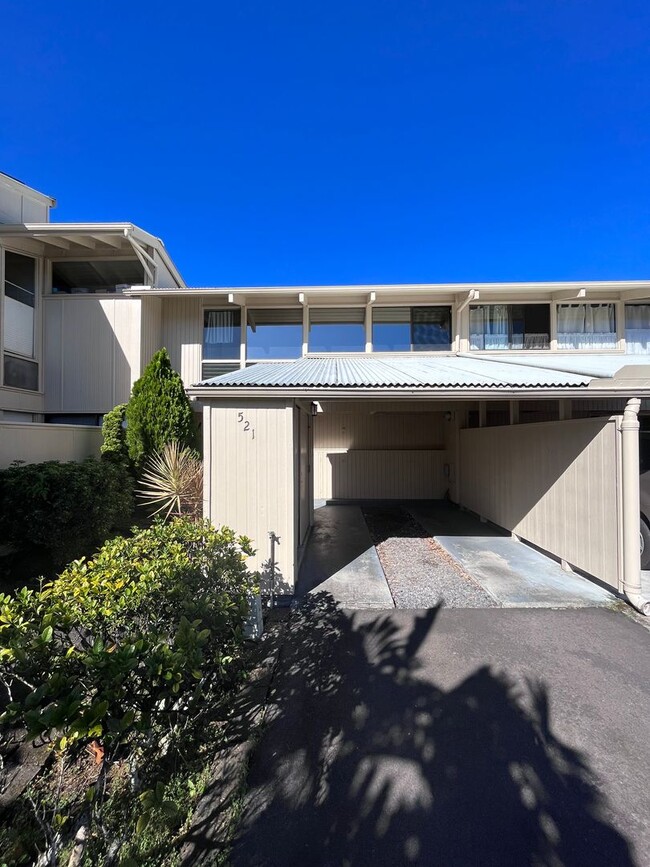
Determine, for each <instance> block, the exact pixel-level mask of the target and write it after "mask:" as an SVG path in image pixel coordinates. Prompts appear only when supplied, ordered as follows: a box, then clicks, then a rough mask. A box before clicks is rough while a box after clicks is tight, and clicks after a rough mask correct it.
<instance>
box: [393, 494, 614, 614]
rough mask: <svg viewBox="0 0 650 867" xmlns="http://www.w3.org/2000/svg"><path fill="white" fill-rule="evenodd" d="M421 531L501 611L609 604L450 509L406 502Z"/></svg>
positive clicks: (593, 587) (594, 589)
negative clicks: (424, 532) (442, 549)
mask: <svg viewBox="0 0 650 867" xmlns="http://www.w3.org/2000/svg"><path fill="white" fill-rule="evenodd" d="M409 511H410V512H411V514H412V515H413V516H414V517H415V518H416V520H417V521H419V522H420V524H421V525H422V526H423V527H424V529H425V530H426V531H427V532H428V533H430V534H431V536H433V538H434V539H435V540H436V541H437V542H438V543H439V544H440V545H442V547H443V548H444V549H445V550H446V551H448V552H449V553H450V554H451V555H452V557H455V559H456V560H458V562H459V563H460V564H461V566H463V568H464V569H465V570H466V571H467V572H468V573H469V574H470V575H471V576H472V578H474V580H475V581H478V583H479V584H480V585H481V586H482V587H483V588H484V589H485V590H486V591H487V592H488V593H489V594H490V595H491V596H492V597H493V598H494V599H496V600H497V601H498V602H499V603H500V604H501V605H503V606H504V607H505V608H578V607H591V606H594V605H611V604H612V603H613V602H615V597H614V596H613V595H612V594H611V593H609V592H608V591H607V590H605V589H604V588H602V587H600V586H599V585H598V584H596V583H594V582H593V581H590V580H589V579H588V578H584V577H583V576H582V575H578V574H576V573H575V572H565V571H564V569H562V567H561V565H560V564H559V563H558V562H557V561H555V560H553V559H551V558H550V557H547V556H545V555H544V554H542V553H541V552H540V551H537V550H536V549H534V548H531V547H530V546H529V545H526V544H524V543H522V542H519V541H517V540H516V539H513V538H512V537H511V536H510V535H509V534H506V533H504V532H503V531H500V530H498V529H496V528H495V527H493V526H491V525H489V524H484V523H482V522H481V521H479V519H478V518H475V517H474V516H473V515H470V514H469V513H468V512H463V511H461V510H460V509H456V508H453V507H451V506H450V505H448V504H447V503H441V502H435V503H426V504H410V506H409Z"/></svg>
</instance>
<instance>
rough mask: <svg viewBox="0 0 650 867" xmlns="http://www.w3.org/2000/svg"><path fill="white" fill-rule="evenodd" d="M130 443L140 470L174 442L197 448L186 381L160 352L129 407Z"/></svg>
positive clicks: (133, 459)
mask: <svg viewBox="0 0 650 867" xmlns="http://www.w3.org/2000/svg"><path fill="white" fill-rule="evenodd" d="M126 423H127V428H126V443H127V447H128V451H129V457H130V458H131V460H132V461H133V463H134V464H135V466H136V467H138V468H139V467H141V466H142V464H143V462H144V460H145V459H146V458H148V457H149V456H150V455H152V454H153V453H154V452H160V451H162V449H163V447H164V446H165V445H167V443H170V442H177V443H178V444H179V445H181V446H187V447H188V448H191V449H195V448H196V447H197V442H198V438H197V429H196V422H195V420H194V414H193V413H192V407H191V406H190V402H189V400H188V399H187V395H186V394H185V389H184V387H183V380H182V379H181V378H180V376H179V375H178V373H176V371H175V370H174V369H173V368H172V366H171V361H170V360H169V355H168V353H167V350H166V349H160V350H159V351H158V352H156V354H155V355H154V356H153V358H152V359H151V361H150V362H149V364H148V365H147V366H146V368H145V369H144V372H143V374H142V376H141V377H140V379H138V381H137V382H136V383H135V384H134V386H133V390H132V392H131V399H130V400H129V403H128V405H127V408H126Z"/></svg>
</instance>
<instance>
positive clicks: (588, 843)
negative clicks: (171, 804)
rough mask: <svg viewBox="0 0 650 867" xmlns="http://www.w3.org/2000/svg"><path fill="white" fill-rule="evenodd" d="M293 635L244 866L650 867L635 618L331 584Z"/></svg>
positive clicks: (647, 751) (644, 691) (261, 754)
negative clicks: (441, 601) (442, 600)
mask: <svg viewBox="0 0 650 867" xmlns="http://www.w3.org/2000/svg"><path fill="white" fill-rule="evenodd" d="M287 635H288V637H287V639H286V641H285V644H284V648H283V650H282V653H281V656H280V661H279V664H278V668H277V670H276V674H275V678H274V681H273V687H272V692H271V704H270V705H269V708H268V712H267V725H266V727H265V730H264V733H263V736H262V738H261V741H260V743H259V745H258V747H257V749H256V751H255V753H254V754H253V758H252V762H251V766H250V771H249V777H248V791H247V794H246V796H245V800H244V806H243V811H242V816H241V822H240V825H239V830H238V834H237V837H236V840H235V846H234V849H233V853H232V864H233V867H243V865H246V867H255V865H268V867H270V865H282V867H291V865H301V867H304V865H324V867H328V865H332V867H333V865H337V867H341V865H351V867H354V865H371V867H384V865H385V867H388V865H390V867H395V865H401V864H404V865H441V867H454V865H462V867H473V865H481V867H482V865H490V867H491V865H494V867H509V865H513V867H525V865H531V867H532V865H537V867H539V865H552V867H560V865H567V867H569V865H570V867H578V865H580V867H583V865H589V867H604V865H608V867H629V865H635V867H646V865H649V864H650V854H649V853H650V786H649V785H648V782H649V781H650V746H649V740H650V738H649V734H650V652H649V651H650V632H649V631H648V630H646V629H644V628H643V627H642V626H640V625H639V623H637V622H636V621H635V620H633V619H631V618H630V617H628V616H626V615H625V614H623V613H621V612H618V611H613V610H608V609H605V608H593V609H592V608H582V609H565V610H552V609H506V608H493V609H483V610H481V609H442V610H440V609H436V608H433V609H430V610H423V611H412V610H395V609H393V610H391V611H377V610H369V611H349V610H344V609H342V608H341V607H340V605H339V604H338V603H337V602H336V601H335V600H334V599H332V597H331V595H329V594H325V593H321V594H319V593H315V594H313V595H310V597H308V598H307V599H306V600H305V601H304V602H303V603H302V606H301V607H300V609H299V610H298V611H296V612H293V614H292V622H291V625H290V628H289V630H288V633H287Z"/></svg>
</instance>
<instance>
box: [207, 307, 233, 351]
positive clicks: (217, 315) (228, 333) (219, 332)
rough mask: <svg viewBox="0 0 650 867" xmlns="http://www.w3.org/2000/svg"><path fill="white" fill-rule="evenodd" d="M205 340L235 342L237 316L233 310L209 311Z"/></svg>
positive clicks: (209, 341) (212, 342) (210, 341)
mask: <svg viewBox="0 0 650 867" xmlns="http://www.w3.org/2000/svg"><path fill="white" fill-rule="evenodd" d="M205 342H206V343H211V344H215V343H216V344H218V343H234V342H235V316H234V312H233V311H232V310H211V311H210V312H209V313H208V323H207V325H206V328H205Z"/></svg>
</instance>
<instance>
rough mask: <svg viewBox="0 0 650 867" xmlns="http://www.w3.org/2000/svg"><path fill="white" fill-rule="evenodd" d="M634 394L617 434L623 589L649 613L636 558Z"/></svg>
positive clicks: (636, 407)
mask: <svg viewBox="0 0 650 867" xmlns="http://www.w3.org/2000/svg"><path fill="white" fill-rule="evenodd" d="M640 409H641V401H640V400H639V398H638V397H632V398H630V399H629V400H628V402H627V404H626V406H625V411H624V412H623V421H622V423H621V437H622V440H623V592H624V593H625V595H626V596H627V598H628V600H629V601H630V602H631V603H632V605H633V606H634V607H635V608H636V609H637V611H640V612H641V614H645V615H647V616H650V599H647V598H646V597H644V596H643V595H642V590H641V563H640V558H639V536H640V532H641V525H640V521H641V518H640V506H639V410H640Z"/></svg>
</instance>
